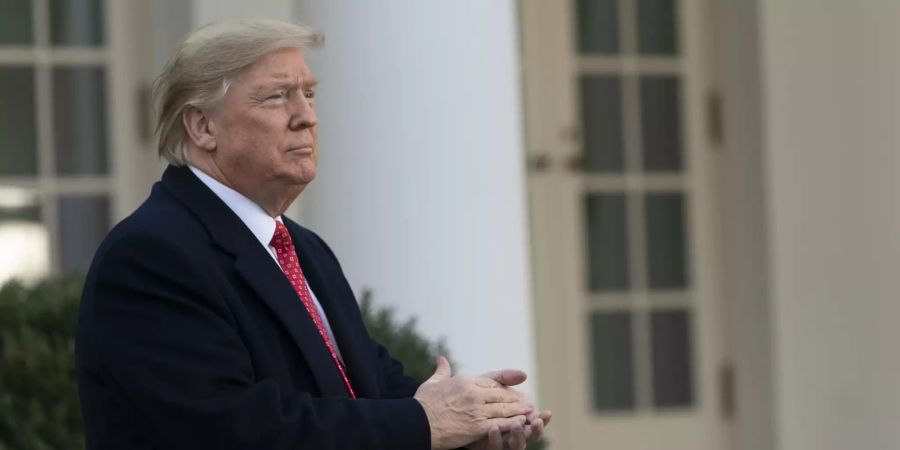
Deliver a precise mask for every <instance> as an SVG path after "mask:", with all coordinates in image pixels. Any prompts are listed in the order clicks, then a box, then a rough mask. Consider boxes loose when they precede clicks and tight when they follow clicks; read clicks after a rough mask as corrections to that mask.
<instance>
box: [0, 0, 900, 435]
mask: <svg viewBox="0 0 900 450" xmlns="http://www.w3.org/2000/svg"><path fill="white" fill-rule="evenodd" d="M231 17H271V18H280V19H287V20H299V21H302V22H305V23H307V24H309V25H312V26H314V27H317V28H319V29H321V30H322V31H323V32H324V33H325V35H326V44H325V47H324V48H323V49H321V50H318V51H316V52H314V53H313V54H312V55H311V56H310V63H311V66H312V67H313V70H314V71H315V72H316V73H317V75H318V77H319V78H321V79H322V84H321V88H320V90H319V92H318V94H317V98H318V104H317V107H318V108H319V109H318V112H319V120H320V125H319V129H320V131H319V135H320V169H319V174H318V178H317V180H316V182H315V183H313V185H311V187H310V188H309V189H307V191H306V192H305V193H304V194H303V195H302V196H301V198H300V200H299V201H298V202H297V203H296V204H295V205H294V206H293V207H292V209H291V211H290V214H289V215H291V216H292V217H294V218H295V219H297V220H299V221H300V222H301V223H303V224H305V225H306V226H308V227H310V228H312V229H314V230H315V231H317V232H318V233H319V234H320V235H322V237H323V238H324V239H325V240H326V241H327V242H329V244H330V245H331V246H332V248H333V249H334V251H335V252H336V254H337V256H338V257H339V259H340V260H341V262H342V264H343V266H344V270H345V273H346V275H347V277H348V279H349V280H350V283H351V285H352V286H353V288H354V289H355V290H356V291H357V293H358V294H361V293H362V292H364V291H366V290H368V289H371V292H372V293H373V294H372V295H373V297H374V299H375V301H376V302H378V303H381V304H384V305H389V306H392V307H393V308H395V310H396V312H397V313H398V314H399V315H400V316H401V317H407V318H411V317H414V318H416V320H417V324H418V325H417V327H418V329H419V330H421V331H422V333H423V334H425V335H426V336H427V337H428V338H430V339H444V342H445V343H446V345H447V347H448V348H449V349H450V351H451V352H452V354H453V357H454V360H455V361H457V363H458V365H457V368H458V369H460V370H461V371H463V372H466V373H479V372H481V371H485V370H489V369H494V368H499V367H508V366H511V367H519V368H523V369H526V370H527V371H528V372H529V373H530V375H531V377H530V380H529V384H528V385H527V386H526V387H525V389H526V390H527V391H528V392H530V393H532V394H533V395H535V396H536V397H537V398H538V401H539V403H540V404H541V405H542V407H545V408H550V409H552V410H553V411H554V423H553V425H552V426H551V427H550V429H549V430H548V434H549V436H548V440H549V443H550V448H552V449H554V450H568V449H572V450H578V449H606V448H610V449H622V450H639V449H640V450H662V449H666V450H766V449H773V450H806V449H809V450H832V449H833V450H844V449H848V448H858V449H873V450H877V449H896V448H900V427H898V426H897V425H898V424H900V387H898V386H897V385H896V384H897V380H900V351H898V350H897V348H898V342H900V326H898V323H900V302H898V300H900V202H898V198H900V197H898V194H900V149H898V145H900V127H898V124H900V82H898V81H900V50H898V48H897V45H896V42H898V41H900V1H896V0H521V1H514V0H457V1H454V2H422V1H415V0H384V1H379V2H372V1H366V0H356V1H353V0H328V1H326V0H317V1H301V0H294V1H291V0H255V1H253V2H246V1H243V0H143V1H139V0H82V1H78V0H0V283H2V282H3V281H6V280H9V279H12V278H19V279H23V280H25V281H26V283H34V282H36V281H38V280H41V279H44V278H46V277H48V276H56V275H60V274H65V273H73V272H74V273H78V272H81V273H83V272H84V271H85V270H86V269H87V267H88V265H89V263H90V260H91V257H92V255H93V252H94V250H95V249H96V247H97V245H98V244H99V242H100V240H101V239H102V238H103V236H104V235H105V233H106V232H107V231H108V229H109V228H110V227H111V226H112V225H113V224H115V223H116V222H117V221H119V220H121V219H122V218H124V217H125V216H127V215H128V214H129V213H130V212H131V211H132V210H134V208H136V207H137V206H138V205H139V204H140V202H142V201H143V199H144V198H146V196H147V194H148V191H149V188H150V185H151V184H152V183H153V182H154V181H156V180H157V179H158V177H159V175H160V173H161V172H162V170H163V168H164V165H163V164H162V163H161V162H160V161H159V160H158V158H157V156H156V152H155V143H154V142H153V137H152V126H153V118H152V105H151V101H150V85H151V83H152V81H153V79H154V77H155V76H156V74H158V73H159V71H160V69H161V68H162V66H163V64H164V63H165V61H166V59H167V58H168V57H169V55H170V54H171V52H172V49H173V48H174V46H175V45H176V44H177V42H178V41H179V40H180V39H181V38H182V37H183V36H184V35H185V34H186V33H187V32H188V31H190V30H191V29H193V28H196V27H198V26H200V25H203V24H206V23H209V22H211V21H215V20H220V19H224V18H231ZM8 326H9V325H8ZM3 331H4V330H0V333H2V332H3ZM5 361H7V364H9V362H8V361H9V360H5ZM2 383H3V380H2V379H0V387H2ZM2 403H3V402H2V399H0V406H2ZM0 425H2V424H0ZM0 428H2V426H0Z"/></svg>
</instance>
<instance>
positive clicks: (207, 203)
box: [162, 166, 347, 397]
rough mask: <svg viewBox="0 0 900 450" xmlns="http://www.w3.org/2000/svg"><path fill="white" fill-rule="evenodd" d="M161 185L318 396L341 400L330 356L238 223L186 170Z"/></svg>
mask: <svg viewBox="0 0 900 450" xmlns="http://www.w3.org/2000/svg"><path fill="white" fill-rule="evenodd" d="M162 185H163V186H164V187H165V188H166V189H167V190H168V191H169V193H170V194H171V195H173V196H174V197H175V198H177V199H178V200H179V201H181V202H182V203H183V204H184V205H185V206H186V207H187V208H188V210H190V211H191V212H192V213H194V215H195V216H196V217H197V218H198V219H199V220H200V222H201V223H203V225H204V227H205V228H206V229H207V231H208V232H209V234H210V235H211V236H212V238H213V240H214V241H216V243H217V244H218V245H219V246H221V247H222V248H223V249H225V250H226V251H228V252H229V253H231V254H232V255H234V257H235V262H234V265H235V269H236V270H237V273H238V274H239V275H240V276H241V277H242V278H243V280H244V281H246V282H247V284H248V285H249V286H250V287H251V288H253V290H254V291H255V292H256V294H257V295H258V296H259V298H260V299H261V300H262V301H263V302H264V303H265V304H266V305H267V306H268V307H269V308H270V309H272V311H273V312H274V313H275V317H277V318H278V320H279V322H280V323H281V324H282V325H283V326H284V327H285V328H286V329H287V331H288V333H289V334H290V336H291V337H292V338H293V341H294V343H295V344H296V345H297V347H298V348H299V349H300V351H301V352H302V353H303V356H304V357H305V358H306V361H307V363H308V364H309V367H310V369H311V371H312V373H313V376H314V377H315V381H316V383H317V384H318V385H319V388H320V390H321V392H322V395H323V396H326V397H334V396H347V390H346V389H345V388H344V385H343V381H342V380H341V377H340V374H339V372H338V371H337V368H335V366H334V363H333V362H332V360H331V355H329V354H328V349H327V348H326V347H325V345H324V344H323V343H322V338H321V336H320V335H319V332H318V330H316V326H315V324H314V323H313V321H312V318H310V317H309V314H308V313H307V312H306V310H305V309H304V308H303V306H302V303H301V302H300V299H299V298H298V297H297V293H296V292H294V288H293V287H291V284H290V282H288V280H287V278H286V277H285V276H284V274H283V273H282V272H281V269H280V268H279V267H278V264H276V263H275V261H274V260H273V259H272V257H271V255H269V253H268V252H266V250H265V248H263V247H262V246H261V245H260V244H259V241H258V240H257V239H256V238H255V237H254V236H253V234H252V233H251V232H250V230H249V229H248V228H247V227H246V225H244V223H243V222H242V221H241V220H240V218H238V217H237V215H235V214H234V212H233V211H231V209H230V208H228V206H227V205H226V204H225V203H224V202H223V201H222V200H221V199H219V197H218V196H216V195H215V194H214V193H213V192H212V191H211V190H209V188H207V187H206V185H204V184H203V182H201V181H200V180H199V179H197V177H196V176H195V175H194V174H193V173H191V172H190V169H188V168H187V167H177V168H176V167H172V166H170V167H169V168H168V169H166V171H165V173H164V174H163V178H162Z"/></svg>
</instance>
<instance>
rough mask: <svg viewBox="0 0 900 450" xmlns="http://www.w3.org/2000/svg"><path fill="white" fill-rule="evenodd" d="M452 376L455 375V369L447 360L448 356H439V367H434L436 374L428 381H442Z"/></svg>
mask: <svg viewBox="0 0 900 450" xmlns="http://www.w3.org/2000/svg"><path fill="white" fill-rule="evenodd" d="M451 376H453V371H452V370H451V369H450V361H447V358H444V357H443V356H438V358H437V368H435V369H434V375H432V376H431V378H429V379H428V381H441V380H445V379H447V378H450V377H451Z"/></svg>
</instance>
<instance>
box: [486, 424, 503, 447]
mask: <svg viewBox="0 0 900 450" xmlns="http://www.w3.org/2000/svg"><path fill="white" fill-rule="evenodd" d="M487 438H488V448H489V449H490V450H503V434H502V433H500V427H497V426H493V427H491V430H490V431H488V435H487Z"/></svg>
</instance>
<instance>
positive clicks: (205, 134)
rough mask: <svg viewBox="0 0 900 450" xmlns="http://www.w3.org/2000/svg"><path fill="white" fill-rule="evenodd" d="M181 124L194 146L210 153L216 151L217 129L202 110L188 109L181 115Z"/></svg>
mask: <svg viewBox="0 0 900 450" xmlns="http://www.w3.org/2000/svg"><path fill="white" fill-rule="evenodd" d="M181 122H182V124H183V125H184V129H185V131H187V135H188V138H189V139H190V140H191V142H193V143H194V145H196V146H197V147H199V148H200V149H202V150H206V151H208V152H211V151H213V150H215V149H216V136H215V133H214V131H215V129H214V127H213V124H212V123H211V122H210V120H209V117H208V116H207V115H206V113H205V112H203V111H202V110H200V108H197V107H196V106H188V107H186V108H185V109H184V112H183V113H182V114H181Z"/></svg>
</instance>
